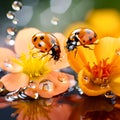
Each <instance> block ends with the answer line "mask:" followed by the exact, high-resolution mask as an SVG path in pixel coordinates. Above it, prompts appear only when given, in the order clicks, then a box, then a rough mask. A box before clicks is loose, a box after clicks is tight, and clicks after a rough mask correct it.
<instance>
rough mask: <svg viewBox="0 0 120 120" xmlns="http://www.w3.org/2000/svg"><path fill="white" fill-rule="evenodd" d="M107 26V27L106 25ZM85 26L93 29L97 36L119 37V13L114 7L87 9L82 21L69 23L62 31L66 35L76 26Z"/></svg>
mask: <svg viewBox="0 0 120 120" xmlns="http://www.w3.org/2000/svg"><path fill="white" fill-rule="evenodd" d="M108 26H109V27H108ZM80 27H87V28H91V29H93V30H95V31H96V32H97V33H98V36H99V38H102V37H107V36H110V37H119V36H120V32H119V28H120V13H119V12H118V11H117V10H115V9H97V10H92V11H89V12H88V14H87V15H86V16H85V20H84V21H78V22H75V23H72V24H70V25H69V26H68V27H67V28H66V29H65V31H64V34H65V35H66V36H68V35H69V33H70V32H71V31H72V30H74V29H77V28H80Z"/></svg>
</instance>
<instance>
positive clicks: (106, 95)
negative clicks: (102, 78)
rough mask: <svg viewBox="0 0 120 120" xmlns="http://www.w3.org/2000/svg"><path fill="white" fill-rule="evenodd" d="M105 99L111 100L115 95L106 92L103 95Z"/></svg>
mask: <svg viewBox="0 0 120 120" xmlns="http://www.w3.org/2000/svg"><path fill="white" fill-rule="evenodd" d="M105 97H106V98H113V97H115V95H114V93H113V92H111V91H108V92H106V93H105Z"/></svg>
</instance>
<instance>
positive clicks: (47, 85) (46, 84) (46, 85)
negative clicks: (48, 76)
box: [39, 80, 54, 91]
mask: <svg viewBox="0 0 120 120" xmlns="http://www.w3.org/2000/svg"><path fill="white" fill-rule="evenodd" d="M53 87H54V85H53V82H51V81H50V80H43V81H41V82H40V84H39V89H41V90H46V91H52V90H53Z"/></svg>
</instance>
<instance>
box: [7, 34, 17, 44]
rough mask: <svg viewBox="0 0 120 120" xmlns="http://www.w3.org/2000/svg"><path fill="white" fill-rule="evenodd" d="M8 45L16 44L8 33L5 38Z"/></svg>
mask: <svg viewBox="0 0 120 120" xmlns="http://www.w3.org/2000/svg"><path fill="white" fill-rule="evenodd" d="M5 42H6V44H7V45H10V46H13V45H14V44H15V40H14V38H13V37H12V36H11V35H8V36H7V37H6V39H5Z"/></svg>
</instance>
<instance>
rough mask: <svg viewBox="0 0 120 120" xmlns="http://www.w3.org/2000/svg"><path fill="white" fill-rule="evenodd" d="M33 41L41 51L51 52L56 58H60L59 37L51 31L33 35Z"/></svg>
mask: <svg viewBox="0 0 120 120" xmlns="http://www.w3.org/2000/svg"><path fill="white" fill-rule="evenodd" d="M32 43H33V45H34V47H35V48H38V49H39V50H40V52H42V53H47V54H46V55H48V54H50V55H51V56H52V58H53V59H54V60H56V61H57V60H59V58H60V52H61V50H60V46H59V42H58V40H57V38H56V37H55V36H53V35H52V34H50V33H46V32H40V33H37V34H35V35H34V36H33V37H32Z"/></svg>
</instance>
